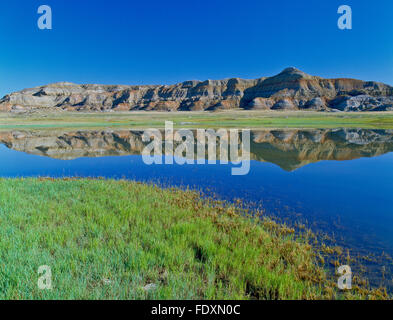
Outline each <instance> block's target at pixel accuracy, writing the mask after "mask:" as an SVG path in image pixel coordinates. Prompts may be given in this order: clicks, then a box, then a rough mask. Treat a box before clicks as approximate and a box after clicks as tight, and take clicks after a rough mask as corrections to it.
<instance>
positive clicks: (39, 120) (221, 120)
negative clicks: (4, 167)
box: [0, 110, 393, 129]
mask: <svg viewBox="0 0 393 320" xmlns="http://www.w3.org/2000/svg"><path fill="white" fill-rule="evenodd" d="M165 121H173V122H174V124H175V126H176V127H186V128H196V127H237V128H266V127H270V128H273V127H274V128H285V127H288V128H335V127H348V128H351V127H352V128H353V127H362V128H370V129H372V128H375V129H393V112H374V113H371V112H367V113H360V112H358V113H355V112H353V113H323V112H304V111H303V112H271V111H269V112H267V111H245V110H243V111H228V112H126V113H68V112H63V113H48V114H46V113H42V112H41V113H39V112H34V113H31V114H20V115H14V114H9V113H3V114H0V128H3V129H12V128H33V129H34V128H100V127H127V128H130V127H132V128H147V127H154V128H159V127H163V126H164V122H165Z"/></svg>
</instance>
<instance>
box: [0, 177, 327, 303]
mask: <svg viewBox="0 0 393 320" xmlns="http://www.w3.org/2000/svg"><path fill="white" fill-rule="evenodd" d="M0 221H1V228H0V255H1V259H0V299H42V298H43V299H146V298H149V299H251V298H258V299H313V298H319V297H322V293H321V289H320V287H321V285H317V284H315V279H317V280H321V279H324V271H323V270H322V269H320V268H319V267H317V265H316V264H315V262H314V258H313V252H312V249H311V246H309V245H307V244H306V243H305V242H304V241H300V240H299V241H295V240H294V239H293V236H292V233H291V230H290V229H287V228H285V227H283V226H279V225H276V224H275V223H273V222H271V221H270V222H268V221H265V222H264V223H260V222H258V221H257V220H255V219H252V218H249V219H247V218H245V217H244V216H243V215H241V214H239V213H238V212H237V211H236V209H235V208H234V207H229V208H223V207H220V206H213V203H212V202H211V203H209V202H207V200H200V198H199V196H198V195H197V194H195V193H192V192H185V191H180V190H175V189H173V190H162V189H160V188H158V187H155V186H152V185H144V184H138V183H133V182H126V181H108V180H50V179H1V180H0ZM40 265H48V266H50V267H51V269H52V277H53V282H52V286H53V288H52V290H46V291H45V290H40V289H38V287H37V279H38V277H39V275H38V273H37V270H38V267H39V266H40ZM147 285H150V286H149V287H147V288H145V287H146V286H147Z"/></svg>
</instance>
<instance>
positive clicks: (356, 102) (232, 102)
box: [0, 68, 393, 112]
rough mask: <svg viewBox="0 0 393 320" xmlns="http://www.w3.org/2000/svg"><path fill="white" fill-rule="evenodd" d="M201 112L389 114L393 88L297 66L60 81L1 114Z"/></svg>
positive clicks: (5, 104) (9, 102) (9, 101)
mask: <svg viewBox="0 0 393 320" xmlns="http://www.w3.org/2000/svg"><path fill="white" fill-rule="evenodd" d="M42 108H49V109H62V110H69V111H132V110H147V111H149V110H155V111H196V110H219V109H238V108H241V109H260V110H317V111H388V110H393V87H391V86H388V85H385V84H383V83H379V82H373V81H367V82H366V81H361V80H355V79H323V78H320V77H316V76H310V75H308V74H306V73H304V72H302V71H300V70H298V69H296V68H287V69H285V70H283V71H282V72H281V73H279V74H278V75H276V76H273V77H265V78H259V79H255V80H245V79H239V78H232V79H225V80H206V81H185V82H182V83H179V84H175V85H152V86H147V85H146V86H145V85H141V86H126V85H98V84H88V85H78V84H73V83H67V82H62V83H55V84H50V85H46V86H41V87H36V88H32V89H25V90H22V91H19V92H15V93H12V94H9V95H6V96H5V97H4V98H2V99H1V100H0V111H11V112H24V111H29V110H35V109H42Z"/></svg>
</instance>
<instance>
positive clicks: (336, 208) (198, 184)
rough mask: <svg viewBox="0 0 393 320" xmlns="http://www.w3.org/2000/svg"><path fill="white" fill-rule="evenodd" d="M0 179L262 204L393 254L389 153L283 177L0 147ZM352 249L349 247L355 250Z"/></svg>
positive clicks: (259, 168) (263, 170)
mask: <svg viewBox="0 0 393 320" xmlns="http://www.w3.org/2000/svg"><path fill="white" fill-rule="evenodd" d="M0 155H1V157H0V175H1V176H3V177H20V176H24V177H27V176H52V177H63V176H80V177H88V176H89V177H108V178H127V179H135V180H139V181H155V182H160V183H163V184H165V185H171V186H191V187H192V188H197V189H201V190H207V189H208V190H211V191H213V192H214V193H216V194H217V195H218V196H219V197H221V198H224V199H231V198H234V197H236V198H242V199H244V200H246V201H257V202H260V201H262V203H263V205H264V207H265V209H266V211H268V212H269V213H273V214H278V215H280V214H283V215H286V214H288V213H289V212H292V213H300V214H302V217H303V218H305V219H307V220H309V221H316V222H317V223H318V225H320V226H325V227H326V226H327V227H329V224H336V223H339V224H341V225H342V226H343V227H345V232H346V233H348V238H350V239H353V240H355V239H356V241H361V243H359V244H358V245H359V246H367V245H370V247H373V246H374V243H369V244H367V243H366V242H365V241H367V239H369V240H370V238H372V239H373V241H381V242H382V244H383V245H384V246H386V247H387V248H389V249H391V251H392V252H393V196H392V194H393V193H392V191H393V153H389V154H386V155H383V156H378V157H374V158H361V159H356V160H351V161H320V162H318V163H313V164H309V165H306V166H304V167H301V168H299V169H297V170H295V171H293V172H287V171H284V170H283V169H281V168H279V167H278V166H276V165H274V164H271V163H267V162H258V161H252V162H251V170H250V173H249V174H248V175H246V176H232V175H231V174H230V172H231V166H230V165H182V166H180V165H150V166H148V165H145V164H144V163H143V161H142V159H141V156H108V157H98V158H79V159H75V160H58V159H51V158H48V157H42V156H36V155H30V154H27V153H23V152H18V151H14V150H10V149H8V148H6V147H5V146H0ZM354 245H356V244H354Z"/></svg>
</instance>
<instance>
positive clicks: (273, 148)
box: [0, 129, 393, 171]
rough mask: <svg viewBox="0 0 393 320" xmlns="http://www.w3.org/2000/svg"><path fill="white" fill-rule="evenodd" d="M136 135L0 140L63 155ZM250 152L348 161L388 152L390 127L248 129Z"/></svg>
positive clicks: (132, 147)
mask: <svg viewBox="0 0 393 320" xmlns="http://www.w3.org/2000/svg"><path fill="white" fill-rule="evenodd" d="M239 132H241V130H239ZM142 134H143V131H132V130H94V131H89V130H84V131H7V132H4V131H3V132H0V143H3V144H4V145H6V146H7V147H8V148H10V149H13V150H17V151H23V152H26V153H30V154H35V155H41V156H47V157H51V158H57V159H64V160H69V159H75V158H79V157H101V156H120V155H137V154H141V152H142V150H143V149H144V147H145V145H146V144H147V143H144V142H142ZM239 135H241V134H240V133H239ZM194 136H196V134H195V135H194ZM219 149H220V148H219V141H218V139H217V151H218V150H219ZM250 151H251V159H253V160H257V161H266V162H271V163H274V164H276V165H278V166H280V167H281V168H282V169H284V170H287V171H292V170H295V169H297V168H300V167H302V166H304V165H306V164H308V163H312V162H317V161H320V160H351V159H356V158H361V157H374V156H378V155H382V154H385V153H388V152H391V151H393V130H366V129H317V130H315V129H313V130H299V129H284V130H283V129H275V130H254V131H251V146H250ZM217 159H219V157H217Z"/></svg>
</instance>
